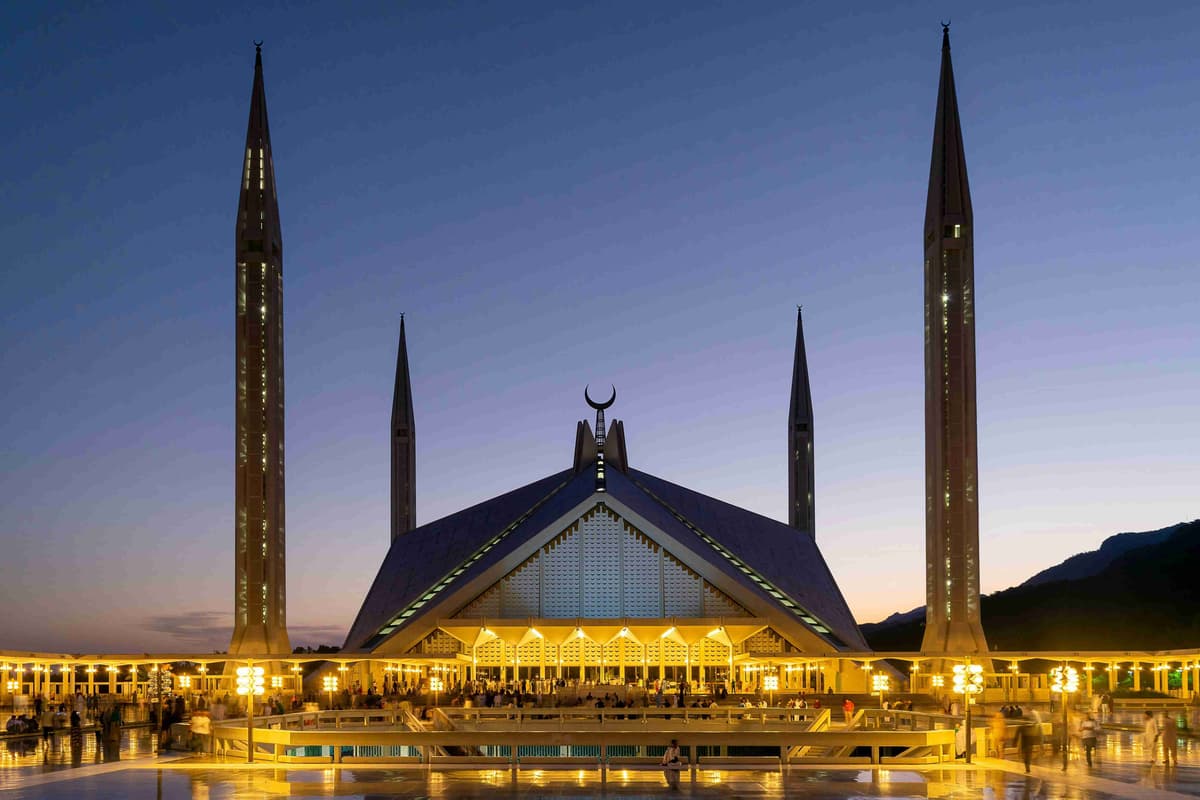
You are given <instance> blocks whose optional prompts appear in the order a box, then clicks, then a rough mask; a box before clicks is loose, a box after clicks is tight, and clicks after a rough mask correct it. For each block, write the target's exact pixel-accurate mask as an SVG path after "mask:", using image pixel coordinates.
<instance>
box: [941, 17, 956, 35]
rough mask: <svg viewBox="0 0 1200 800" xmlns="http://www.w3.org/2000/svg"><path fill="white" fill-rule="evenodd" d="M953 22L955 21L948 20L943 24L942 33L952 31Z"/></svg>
mask: <svg viewBox="0 0 1200 800" xmlns="http://www.w3.org/2000/svg"><path fill="white" fill-rule="evenodd" d="M953 21H954V20H950V19H948V20H946V21H945V22H943V23H942V33H945V32H946V31H948V30H950V23H951V22H953Z"/></svg>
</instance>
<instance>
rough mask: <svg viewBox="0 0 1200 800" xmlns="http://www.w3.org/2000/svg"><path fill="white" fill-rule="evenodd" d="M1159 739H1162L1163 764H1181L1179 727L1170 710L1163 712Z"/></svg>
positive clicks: (1165, 765) (1166, 765) (1174, 765)
mask: <svg viewBox="0 0 1200 800" xmlns="http://www.w3.org/2000/svg"><path fill="white" fill-rule="evenodd" d="M1159 739H1160V740H1161V741H1162V754H1163V766H1164V767H1172V766H1173V767H1177V766H1179V728H1178V726H1177V725H1176V723H1175V720H1174V718H1173V717H1172V716H1171V712H1170V711H1167V712H1165V713H1164V714H1163V719H1162V725H1161V726H1160V729H1159Z"/></svg>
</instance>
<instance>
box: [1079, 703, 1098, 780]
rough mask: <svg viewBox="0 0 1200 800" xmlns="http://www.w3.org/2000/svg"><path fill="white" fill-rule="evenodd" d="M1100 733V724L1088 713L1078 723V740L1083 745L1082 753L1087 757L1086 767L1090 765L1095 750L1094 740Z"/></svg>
mask: <svg viewBox="0 0 1200 800" xmlns="http://www.w3.org/2000/svg"><path fill="white" fill-rule="evenodd" d="M1099 733H1100V723H1098V722H1096V718H1095V717H1094V716H1092V715H1091V714H1090V713H1089V714H1088V715H1087V718H1086V719H1084V720H1083V722H1081V723H1079V739H1080V741H1081V742H1082V743H1083V753H1084V755H1085V756H1087V765H1088V766H1089V767H1090V766H1091V765H1092V751H1093V750H1095V749H1096V738H1097V736H1098V735H1099Z"/></svg>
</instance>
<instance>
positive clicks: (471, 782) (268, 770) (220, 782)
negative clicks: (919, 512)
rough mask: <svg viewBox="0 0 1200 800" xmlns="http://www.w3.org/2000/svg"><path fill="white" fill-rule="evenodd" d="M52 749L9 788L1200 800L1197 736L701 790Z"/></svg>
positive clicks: (15, 793)
mask: <svg viewBox="0 0 1200 800" xmlns="http://www.w3.org/2000/svg"><path fill="white" fill-rule="evenodd" d="M59 739H60V740H56V741H51V742H50V743H49V744H48V745H45V746H43V743H42V742H41V740H40V739H37V740H33V743H32V747H31V746H30V743H29V740H25V741H26V744H24V745H20V746H18V747H13V746H11V745H13V743H12V742H8V743H6V744H7V745H9V746H8V747H6V748H5V749H4V750H3V752H2V753H0V793H2V794H3V795H4V796H5V797H11V798H14V799H15V798H20V799H21V800H26V799H29V800H32V798H44V799H45V800H66V798H94V799H95V800H109V798H112V799H113V800H116V799H117V798H143V797H144V798H192V799H193V800H235V799H236V800H242V799H243V798H273V797H293V798H299V797H337V798H364V800H365V799H367V798H372V799H374V798H379V800H382V799H383V798H501V797H504V798H508V797H512V798H516V797H521V798H542V797H602V796H611V797H622V798H633V797H670V796H672V795H683V796H688V797H703V798H717V797H721V798H783V797H795V798H835V799H840V798H847V799H849V798H946V799H947V800H955V798H993V799H994V800H999V798H1004V800H1016V799H1017V798H1069V799H1070V800H1075V799H1076V798H1078V799H1080V800H1105V799H1106V798H1121V797H1124V798H1150V797H1176V798H1187V797H1200V752H1198V749H1200V748H1198V745H1200V742H1198V741H1197V740H1182V741H1181V742H1180V766H1179V767H1177V768H1171V769H1167V768H1165V767H1163V765H1162V764H1161V761H1160V763H1158V764H1157V765H1155V766H1153V767H1152V766H1150V765H1149V763H1148V758H1147V754H1145V753H1144V752H1143V751H1142V749H1141V745H1140V741H1139V740H1138V737H1136V736H1134V735H1133V734H1130V733H1127V732H1111V733H1110V734H1109V735H1108V736H1107V737H1106V740H1105V742H1104V746H1103V748H1102V751H1101V753H1100V757H1099V759H1098V760H1097V762H1096V766H1095V767H1093V768H1088V767H1087V765H1086V764H1084V763H1082V762H1081V761H1080V760H1078V759H1076V758H1075V756H1074V754H1072V760H1071V762H1070V766H1069V768H1068V771H1067V772H1066V773H1064V772H1062V769H1061V758H1060V757H1059V758H1056V757H1054V756H1051V755H1046V756H1044V757H1042V758H1040V759H1038V760H1037V761H1035V763H1034V766H1033V770H1032V773H1031V774H1030V775H1025V774H1024V768H1023V766H1022V765H1021V764H1019V763H1017V762H1013V761H999V760H994V759H985V760H983V761H982V762H981V763H980V764H978V765H977V766H976V767H967V766H966V765H963V764H961V763H960V764H955V765H946V766H931V767H927V768H912V767H904V768H886V767H881V768H875V769H867V768H814V767H807V766H806V767H791V768H790V769H788V770H786V771H782V772H781V771H779V770H774V771H768V770H753V771H752V770H738V771H716V770H699V771H698V772H697V773H696V780H695V782H694V783H693V782H692V781H691V780H690V776H689V774H688V773H687V772H686V771H685V772H684V773H683V775H682V780H681V781H680V785H679V788H678V789H670V788H669V787H668V786H667V785H666V782H665V780H664V776H663V774H662V773H661V772H658V771H624V770H620V769H613V770H611V771H610V772H609V773H608V779H607V782H606V783H605V784H604V785H601V782H600V773H599V772H598V771H597V770H594V769H593V770H579V769H547V770H532V769H529V770H523V771H521V772H519V773H517V777H516V780H515V781H514V778H513V773H511V772H510V771H508V770H495V769H487V770H466V769H463V770H427V769H424V768H420V767H402V768H401V767H388V766H366V765H342V766H337V767H334V766H332V765H331V766H328V767H326V766H324V765H320V766H315V767H314V766H312V765H295V766H291V767H289V768H277V767H276V766H274V765H272V764H261V765H254V766H247V765H245V764H243V763H240V762H222V761H219V760H212V759H209V758H207V757H196V756H192V755H190V754H186V753H171V754H168V755H165V756H162V757H158V758H156V757H155V756H154V754H153V752H152V750H151V741H150V737H149V732H148V731H147V730H145V729H141V730H137V729H134V730H132V731H130V730H127V731H126V740H125V742H124V743H123V745H124V746H123V747H122V754H121V760H120V761H117V762H112V763H104V762H103V761H97V759H96V751H95V748H94V737H85V747H84V753H83V757H82V759H81V763H80V765H79V766H72V760H71V753H70V746H69V743H68V741H67V739H66V737H59Z"/></svg>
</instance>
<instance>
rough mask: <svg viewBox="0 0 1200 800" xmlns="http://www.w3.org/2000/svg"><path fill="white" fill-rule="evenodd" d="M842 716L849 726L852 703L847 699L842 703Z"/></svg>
mask: <svg viewBox="0 0 1200 800" xmlns="http://www.w3.org/2000/svg"><path fill="white" fill-rule="evenodd" d="M842 714H844V715H845V718H846V724H847V725H849V724H850V719H851V717H853V716H854V701H853V700H851V699H850V698H849V697H847V698H846V700H845V702H843V703H842Z"/></svg>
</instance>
